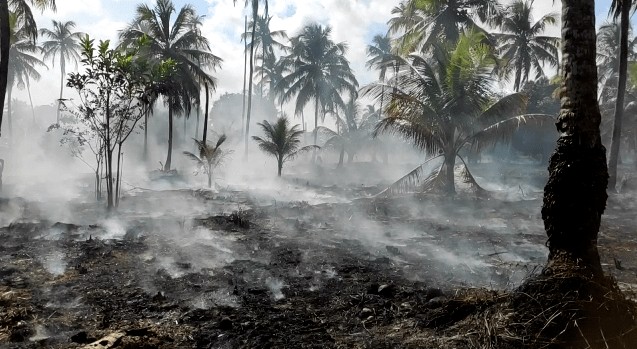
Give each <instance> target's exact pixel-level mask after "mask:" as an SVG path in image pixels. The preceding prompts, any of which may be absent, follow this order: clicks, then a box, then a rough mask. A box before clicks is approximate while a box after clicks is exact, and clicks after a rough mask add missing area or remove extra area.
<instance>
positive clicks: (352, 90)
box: [277, 24, 358, 144]
mask: <svg viewBox="0 0 637 349" xmlns="http://www.w3.org/2000/svg"><path fill="white" fill-rule="evenodd" d="M331 33H332V28H330V27H329V26H328V27H322V26H321V25H319V24H310V25H307V26H305V27H304V28H303V29H302V30H301V33H300V34H298V35H297V36H295V37H294V38H292V39H291V43H292V48H291V54H290V55H289V56H288V57H287V58H286V60H287V62H290V63H292V64H293V68H292V72H291V73H290V74H288V75H286V76H285V77H284V78H283V80H281V82H280V85H281V87H278V88H277V90H279V91H283V92H282V93H281V100H282V101H284V102H287V101H289V100H290V99H291V98H292V97H293V96H296V107H295V113H296V114H297V115H298V114H301V113H302V112H303V109H304V108H305V106H306V105H307V104H308V103H309V102H310V101H311V100H314V129H315V130H316V129H317V128H318V119H319V112H320V111H322V115H323V119H325V114H326V112H328V111H333V110H336V109H337V108H343V107H344V105H345V103H344V102H343V98H342V96H341V93H343V92H346V93H348V94H349V96H350V97H352V96H354V95H356V93H357V92H356V90H357V88H358V82H357V81H356V77H355V76H354V74H353V73H352V70H351V69H350V66H349V62H348V61H347V59H346V58H345V52H346V50H347V46H346V45H345V44H344V43H338V44H336V43H334V42H333V41H332V39H331V38H330V34H331ZM316 141H317V133H316V132H314V143H315V144H316Z"/></svg>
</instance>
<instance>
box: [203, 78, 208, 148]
mask: <svg viewBox="0 0 637 349" xmlns="http://www.w3.org/2000/svg"><path fill="white" fill-rule="evenodd" d="M204 87H205V89H206V111H205V112H204V118H203V138H202V139H203V144H206V138H207V136H208V98H209V97H210V92H209V91H208V83H207V82H206V83H204Z"/></svg>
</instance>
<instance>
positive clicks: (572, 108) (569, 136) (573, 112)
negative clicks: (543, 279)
mask: <svg viewBox="0 0 637 349" xmlns="http://www.w3.org/2000/svg"><path fill="white" fill-rule="evenodd" d="M562 57H564V58H563V62H562V69H561V77H562V87H561V89H560V97H561V98H560V99H561V110H560V114H559V117H558V119H557V122H556V126H557V130H558V132H559V133H560V138H559V139H558V141H557V148H556V150H555V152H554V153H553V155H552V156H551V160H550V163H549V180H548V183H547V184H546V187H545V188H544V203H543V206H542V219H543V220H544V228H545V229H546V234H547V235H548V241H547V246H548V248H549V261H548V266H549V270H550V269H551V266H553V265H556V264H558V263H566V264H567V265H571V264H572V265H576V266H577V267H578V268H582V269H584V270H588V271H590V272H592V273H593V274H596V275H601V274H602V267H601V264H600V259H599V252H598V251H597V236H598V232H599V226H600V220H601V216H602V214H603V213H604V209H605V208H606V199H607V194H606V186H607V184H608V170H607V167H606V150H605V149H604V146H603V145H602V142H601V138H600V133H599V125H600V121H601V115H600V111H599V105H598V104H597V81H598V80H597V66H596V61H595V59H596V33H595V1H594V0H562Z"/></svg>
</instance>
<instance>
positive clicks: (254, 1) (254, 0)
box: [232, 0, 269, 157]
mask: <svg viewBox="0 0 637 349" xmlns="http://www.w3.org/2000/svg"><path fill="white" fill-rule="evenodd" d="M232 1H233V2H234V3H235V4H236V3H237V0H232ZM264 2H265V14H264V16H265V17H267V16H268V12H269V11H268V0H265V1H264ZM248 4H251V5H252V23H256V22H257V18H258V16H259V0H245V7H247V6H248ZM255 34H256V26H252V33H251V39H250V42H255V38H256V35H255ZM253 78H254V45H252V46H251V47H250V75H249V79H248V111H247V114H246V130H245V138H244V141H245V156H246V157H247V156H248V137H250V116H251V114H252V79H253Z"/></svg>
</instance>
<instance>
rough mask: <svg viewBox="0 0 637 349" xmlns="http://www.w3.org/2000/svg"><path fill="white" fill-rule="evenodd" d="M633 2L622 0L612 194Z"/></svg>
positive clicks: (611, 148) (610, 185)
mask: <svg viewBox="0 0 637 349" xmlns="http://www.w3.org/2000/svg"><path fill="white" fill-rule="evenodd" d="M631 2H632V0H621V20H620V26H621V34H620V43H619V81H618V82H617V100H616V101H615V118H614V122H613V138H612V141H611V143H610V159H609V160H608V174H609V178H608V188H609V189H610V190H611V191H612V192H615V191H616V188H615V187H616V185H617V163H618V160H619V145H620V143H621V132H622V119H623V117H624V96H625V95H626V77H627V75H628V74H627V73H628V34H629V31H630V5H631Z"/></svg>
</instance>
